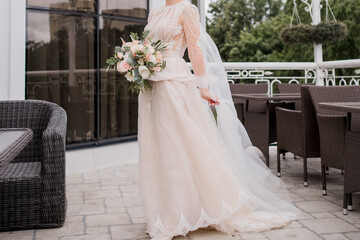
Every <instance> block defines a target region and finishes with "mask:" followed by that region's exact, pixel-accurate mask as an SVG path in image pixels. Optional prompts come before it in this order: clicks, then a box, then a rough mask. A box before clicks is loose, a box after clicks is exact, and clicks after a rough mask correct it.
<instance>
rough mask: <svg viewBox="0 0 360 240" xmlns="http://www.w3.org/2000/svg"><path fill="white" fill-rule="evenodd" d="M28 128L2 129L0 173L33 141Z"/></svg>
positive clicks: (0, 133) (0, 135)
mask: <svg viewBox="0 0 360 240" xmlns="http://www.w3.org/2000/svg"><path fill="white" fill-rule="evenodd" d="M32 137H33V132H32V130H31V129H28V128H0V171H1V170H3V169H4V168H5V167H6V166H7V165H8V164H9V163H10V162H11V161H12V160H13V159H14V158H15V157H16V156H17V155H18V154H19V153H20V152H21V151H22V150H23V149H24V148H25V147H26V146H27V144H28V143H29V142H30V141H31V140H32Z"/></svg>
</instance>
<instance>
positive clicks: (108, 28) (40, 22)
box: [26, 0, 148, 147]
mask: <svg viewBox="0 0 360 240" xmlns="http://www.w3.org/2000/svg"><path fill="white" fill-rule="evenodd" d="M120 3H121V4H120ZM147 14H148V0H131V1H130V0H129V1H128V0H121V1H118V0H81V1H80V0H28V2H27V42H26V60H27V61H26V98H27V99H41V100H46V101H50V102H54V103H57V104H59V105H60V106H62V107H63V108H64V109H65V110H66V112H67V115H68V131H67V143H68V146H70V147H71V146H78V145H84V144H85V145H92V144H99V143H100V142H106V141H121V140H123V139H124V138H126V139H129V138H130V139H131V138H135V137H136V134H137V95H134V94H131V93H130V92H129V91H128V88H129V86H128V82H127V81H126V80H125V78H124V77H123V76H121V75H120V74H118V73H115V72H106V71H105V70H104V69H105V66H106V63H105V62H106V59H107V58H108V57H110V56H111V55H112V54H113V49H114V47H115V46H116V45H120V44H121V40H120V37H123V38H124V39H126V40H129V39H128V38H129V34H130V32H139V33H140V32H142V31H143V29H144V26H145V25H146V18H147Z"/></svg>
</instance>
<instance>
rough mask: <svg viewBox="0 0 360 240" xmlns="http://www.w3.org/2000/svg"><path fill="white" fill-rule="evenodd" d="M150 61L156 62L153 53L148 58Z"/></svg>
mask: <svg viewBox="0 0 360 240" xmlns="http://www.w3.org/2000/svg"><path fill="white" fill-rule="evenodd" d="M149 61H150V62H153V63H154V64H155V63H156V57H155V56H154V55H151V57H150V58H149Z"/></svg>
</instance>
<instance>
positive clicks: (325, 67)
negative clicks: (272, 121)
mask: <svg viewBox="0 0 360 240" xmlns="http://www.w3.org/2000/svg"><path fill="white" fill-rule="evenodd" d="M224 66H225V70H226V72H227V76H228V80H229V82H230V83H235V82H246V83H255V84H257V83H267V84H268V92H269V93H273V92H274V86H275V84H276V83H314V84H317V85H326V86H331V85H360V72H359V71H354V75H350V76H337V75H336V69H346V68H350V69H355V68H360V59H354V60H341V61H328V62H322V63H321V64H316V63H313V62H227V63H224ZM294 70H295V71H296V72H297V74H296V76H286V74H281V72H285V71H294ZM317 70H320V71H317ZM274 72H276V73H277V75H275V74H274ZM317 72H320V76H317ZM284 75H285V76H284Z"/></svg>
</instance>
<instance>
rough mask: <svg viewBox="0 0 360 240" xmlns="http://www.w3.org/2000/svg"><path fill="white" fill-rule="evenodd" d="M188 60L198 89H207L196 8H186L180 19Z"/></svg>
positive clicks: (190, 6)
mask: <svg viewBox="0 0 360 240" xmlns="http://www.w3.org/2000/svg"><path fill="white" fill-rule="evenodd" d="M182 22H183V26H184V32H185V40H186V45H187V48H188V53H189V58H190V61H191V65H192V67H193V70H194V74H195V77H196V83H197V86H198V87H199V88H207V87H208V77H207V74H206V67H205V61H204V54H203V51H202V48H201V45H200V16H199V11H198V9H197V7H195V6H194V5H192V4H191V5H189V6H188V7H186V9H185V11H184V14H183V18H182Z"/></svg>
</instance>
